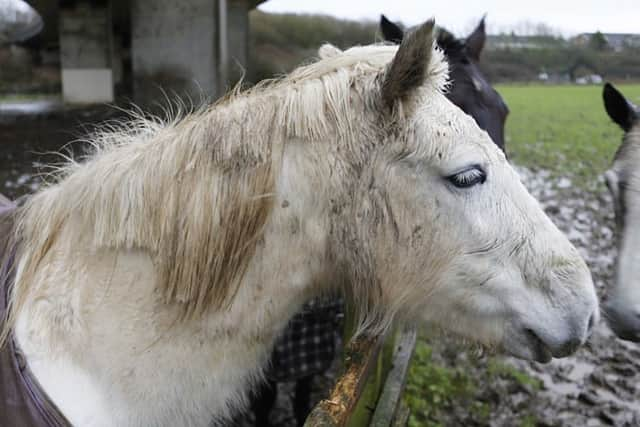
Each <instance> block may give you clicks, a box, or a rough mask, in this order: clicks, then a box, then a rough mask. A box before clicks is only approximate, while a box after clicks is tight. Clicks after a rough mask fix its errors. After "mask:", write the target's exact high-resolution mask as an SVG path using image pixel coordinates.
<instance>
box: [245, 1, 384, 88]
mask: <svg viewBox="0 0 640 427" xmlns="http://www.w3.org/2000/svg"><path fill="white" fill-rule="evenodd" d="M249 22H250V28H251V29H250V40H249V52H250V64H249V70H250V75H249V76H248V77H249V80H250V81H252V82H257V81H260V80H262V79H264V78H268V77H272V76H274V75H279V74H283V73H286V72H288V71H290V70H292V69H293V68H294V67H295V66H297V65H299V64H300V63H302V62H305V61H309V60H310V59H311V58H314V57H315V56H316V53H317V51H318V48H319V47H320V46H321V45H322V44H323V43H327V42H329V43H332V44H334V45H336V46H338V47H340V48H347V47H350V46H355V45H365V44H371V43H373V42H375V41H376V31H377V28H378V23H377V22H357V21H348V20H343V19H337V18H333V17H331V16H324V15H298V14H290V13H285V14H269V13H264V12H261V11H259V10H254V11H252V12H251V13H250V14H249Z"/></svg>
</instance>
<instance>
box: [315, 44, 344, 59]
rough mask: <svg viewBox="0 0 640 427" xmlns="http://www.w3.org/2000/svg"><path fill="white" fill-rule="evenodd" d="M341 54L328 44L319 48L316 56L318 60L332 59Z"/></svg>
mask: <svg viewBox="0 0 640 427" xmlns="http://www.w3.org/2000/svg"><path fill="white" fill-rule="evenodd" d="M341 53H342V51H341V50H340V49H338V48H337V47H335V46H334V45H332V44H330V43H325V44H323V45H322V46H320V49H318V56H319V57H320V59H326V58H333V57H334V56H338V55H340V54H341Z"/></svg>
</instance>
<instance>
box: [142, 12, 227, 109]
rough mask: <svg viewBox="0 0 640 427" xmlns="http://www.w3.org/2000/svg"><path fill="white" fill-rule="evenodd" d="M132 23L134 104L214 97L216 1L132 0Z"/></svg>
mask: <svg viewBox="0 0 640 427" xmlns="http://www.w3.org/2000/svg"><path fill="white" fill-rule="evenodd" d="M131 26H132V27H131V32H132V34H131V60H132V68H133V79H134V98H135V100H136V102H138V103H141V104H147V105H148V104H153V103H163V102H164V99H165V95H168V96H169V97H170V98H171V97H173V96H174V95H176V94H177V95H178V96H180V97H182V98H183V99H185V100H187V99H190V100H191V101H192V102H193V103H199V101H200V100H202V99H203V98H214V97H215V96H216V95H217V69H216V65H217V61H216V56H217V34H216V29H217V27H218V25H217V1H215V0H188V1H176V0H133V1H132V10H131Z"/></svg>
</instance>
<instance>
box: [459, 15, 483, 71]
mask: <svg viewBox="0 0 640 427" xmlns="http://www.w3.org/2000/svg"><path fill="white" fill-rule="evenodd" d="M485 17H486V16H483V17H482V19H481V20H480V23H479V24H478V26H477V27H476V29H475V30H473V32H472V33H471V34H469V37H467V39H466V40H465V42H464V45H465V47H466V48H467V49H466V50H467V54H468V55H469V57H470V58H471V59H473V60H475V61H479V60H480V54H481V53H482V49H483V48H484V42H485V41H486V40H487V33H486V32H485V28H484V19H485Z"/></svg>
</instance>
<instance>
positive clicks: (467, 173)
mask: <svg viewBox="0 0 640 427" xmlns="http://www.w3.org/2000/svg"><path fill="white" fill-rule="evenodd" d="M486 180H487V174H486V173H485V171H484V170H482V168H481V167H480V166H471V167H469V168H467V169H465V170H463V171H460V172H457V173H455V174H453V175H449V176H448V177H447V181H449V182H450V183H451V184H453V185H454V186H456V187H458V188H468V187H473V186H474V185H476V184H483V183H484V182H485V181H486Z"/></svg>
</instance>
